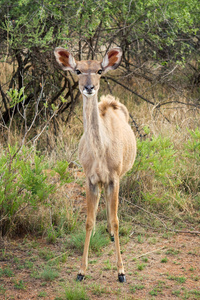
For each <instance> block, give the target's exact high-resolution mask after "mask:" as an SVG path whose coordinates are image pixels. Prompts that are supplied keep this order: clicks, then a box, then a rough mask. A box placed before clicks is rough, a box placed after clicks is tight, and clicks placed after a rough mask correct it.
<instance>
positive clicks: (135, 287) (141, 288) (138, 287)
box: [130, 284, 145, 293]
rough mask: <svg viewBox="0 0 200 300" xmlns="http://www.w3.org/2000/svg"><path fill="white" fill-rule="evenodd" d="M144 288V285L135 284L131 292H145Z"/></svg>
mask: <svg viewBox="0 0 200 300" xmlns="http://www.w3.org/2000/svg"><path fill="white" fill-rule="evenodd" d="M144 288H145V286H144V285H139V284H135V285H132V286H131V287H130V292H132V293H135V292H136V290H143V289H144Z"/></svg>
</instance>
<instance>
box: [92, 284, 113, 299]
mask: <svg viewBox="0 0 200 300" xmlns="http://www.w3.org/2000/svg"><path fill="white" fill-rule="evenodd" d="M91 292H92V294H93V295H96V296H102V294H108V293H109V291H108V290H107V289H106V287H104V286H102V285H101V284H99V283H94V284H92V285H91Z"/></svg>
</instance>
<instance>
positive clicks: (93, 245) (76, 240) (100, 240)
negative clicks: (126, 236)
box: [67, 227, 110, 254]
mask: <svg viewBox="0 0 200 300" xmlns="http://www.w3.org/2000/svg"><path fill="white" fill-rule="evenodd" d="M84 243H85V231H81V232H79V233H76V234H73V235H71V236H70V240H69V241H68V243H67V247H69V248H72V249H74V250H77V251H78V252H79V253H80V254H82V252H83V248H84ZM109 243H110V239H109V236H108V234H107V233H103V232H102V229H101V228H99V227H98V228H97V231H96V232H95V234H94V235H92V236H91V239H90V250H91V251H92V252H94V253H100V252H101V250H102V249H103V248H104V247H105V246H107V245H108V244H109Z"/></svg>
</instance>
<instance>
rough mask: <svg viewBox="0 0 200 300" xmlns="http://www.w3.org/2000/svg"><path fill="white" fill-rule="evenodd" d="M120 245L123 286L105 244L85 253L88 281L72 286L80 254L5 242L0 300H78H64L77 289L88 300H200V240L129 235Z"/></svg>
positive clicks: (62, 247)
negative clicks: (67, 290)
mask: <svg viewBox="0 0 200 300" xmlns="http://www.w3.org/2000/svg"><path fill="white" fill-rule="evenodd" d="M121 240H122V242H121V244H122V247H121V248H122V257H123V260H124V266H125V270H126V278H127V283H123V284H122V283H119V282H118V281H117V271H116V262H115V248H114V243H113V242H111V241H110V243H109V245H108V246H106V247H105V248H103V249H102V253H100V254H99V253H98V254H93V253H90V257H89V269H88V273H87V277H86V279H85V280H84V281H83V282H82V283H81V284H79V285H77V286H76V283H75V278H76V275H77V270H78V267H79V264H80V259H81V255H80V254H78V253H76V251H69V250H66V249H67V245H66V241H65V240H63V239H58V240H57V241H56V243H55V244H48V243H47V242H46V239H45V238H30V237H26V238H23V239H15V240H13V239H12V240H8V239H7V240H6V239H5V240H3V241H1V249H2V251H1V257H0V299H2V300H3V299H7V300H8V299H21V300H25V299H26V300H28V299H48V300H55V299H60V300H61V299H81V296H77V297H76V296H74V297H73V296H72V298H67V296H66V289H68V288H70V287H71V288H73V287H75V288H77V289H80V286H83V289H84V290H85V291H86V295H87V296H88V299H200V264H199V255H200V240H199V236H197V235H191V234H163V233H160V234H158V233H155V232H146V233H145V234H142V235H138V233H137V232H136V233H134V232H132V233H131V236H130V237H129V240H128V242H127V240H126V239H125V237H122V238H121ZM72 294H73V293H72ZM74 295H75V294H74ZM82 299H86V298H82Z"/></svg>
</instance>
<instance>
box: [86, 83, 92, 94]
mask: <svg viewBox="0 0 200 300" xmlns="http://www.w3.org/2000/svg"><path fill="white" fill-rule="evenodd" d="M84 89H85V90H86V91H87V93H88V94H92V90H93V89H94V86H93V85H85V86H84Z"/></svg>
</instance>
